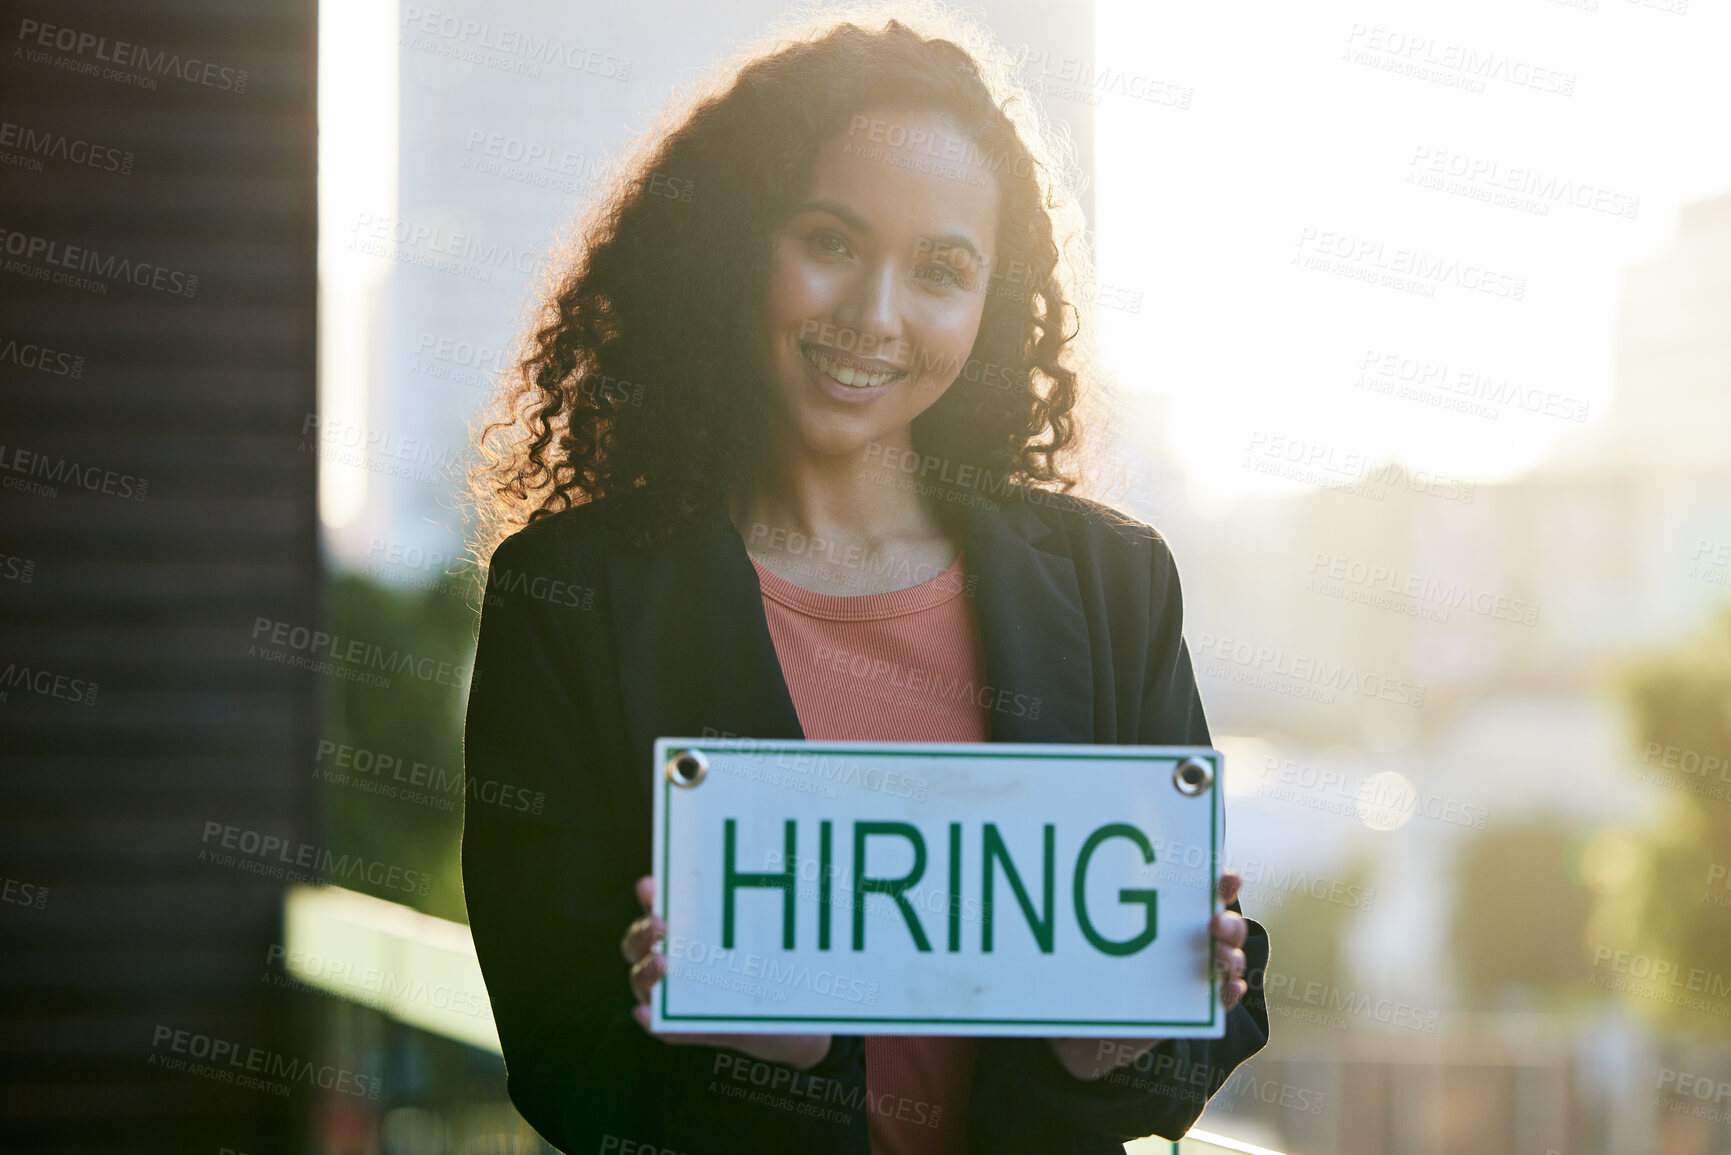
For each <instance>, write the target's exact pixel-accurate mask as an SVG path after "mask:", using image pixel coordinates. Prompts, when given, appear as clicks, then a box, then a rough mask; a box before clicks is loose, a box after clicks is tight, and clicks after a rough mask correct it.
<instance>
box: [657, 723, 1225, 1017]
mask: <svg viewBox="0 0 1731 1155" xmlns="http://www.w3.org/2000/svg"><path fill="white" fill-rule="evenodd" d="M958 745H969V746H986V745H991V746H996V745H998V744H997V743H955V742H952V743H946V744H945V745H942V746H927V745H922V744H920V743H899V742H856V743H845V742H844V743H837V744H833V745H832V744H821V745H820V744H817V743H812V742H797V743H788V742H782V743H776V742H771V741H766V740H758V739H751V738H732V739H727V738H724V739H722V740H720V741H715V740H713V739H711V740H704V739H695V740H690V741H688V740H685V739H681V738H658V739H656V741H655V750H656V763H657V764H656V768H655V773H656V775H657V776H658V777H659V778H660V779H661V790H662V796H661V877H660V879H659V880H658V881H657V886H656V898H657V900H658V901H659V903H660V906H661V909H662V910H663V911H665V910H666V909H667V907H668V905H669V897H668V895H667V893H666V891H665V890H664V889H663V888H664V887H666V885H667V883H668V882H669V881H670V880H671V877H672V863H671V862H670V861H669V857H668V856H669V853H670V851H671V848H672V845H673V837H672V834H673V831H672V828H671V823H672V821H673V783H672V782H670V781H668V779H667V775H666V774H665V773H662V763H663V762H664V760H665V754H664V751H665V750H667V749H670V748H672V747H674V746H678V747H680V748H681V749H692V750H701V751H703V752H705V753H720V752H725V753H730V754H740V753H747V754H776V753H788V752H797V753H803V754H858V753H861V752H862V751H875V752H878V753H887V754H897V755H904V756H905V755H918V756H920V757H932V758H1047V759H1049V758H1054V757H1065V758H1069V757H1075V758H1083V759H1089V758H1092V759H1096V760H1098V761H1117V762H1153V761H1173V762H1176V761H1177V760H1178V759H1180V758H1184V757H1193V756H1205V757H1207V758H1208V759H1209V760H1210V761H1212V762H1213V764H1214V781H1213V782H1212V783H1211V784H1210V785H1209V789H1208V848H1209V855H1208V862H1209V867H1208V869H1209V875H1210V878H1209V884H1210V885H1209V906H1210V908H1211V909H1214V908H1215V904H1217V903H1218V902H1219V901H1220V858H1219V856H1218V855H1217V854H1215V853H1214V851H1215V848H1216V847H1217V846H1218V845H1219V843H1220V825H1219V824H1220V794H1219V792H1220V790H1221V789H1222V788H1223V785H1224V783H1223V781H1222V779H1223V778H1224V775H1225V772H1224V770H1223V769H1222V767H1221V765H1220V758H1221V755H1220V751H1218V750H1216V749H1212V748H1210V747H1207V746H1176V747H1162V749H1167V750H1172V751H1182V753H1167V754H1128V753H1117V752H1111V751H1113V750H1114V748H1113V747H1105V748H1104V749H1102V748H1099V747H1090V746H1070V745H1063V744H1056V743H1054V744H1053V745H1052V746H1051V747H1050V748H1047V749H1042V750H1026V749H1017V750H1008V751H1004V750H997V749H991V750H983V749H969V750H958V749H956V748H955V747H956V746H958ZM667 985H668V984H667V980H666V979H665V978H664V979H663V980H662V981H661V983H660V987H661V990H660V995H661V1018H662V1019H663V1020H664V1021H666V1022H678V1023H684V1022H705V1023H918V1024H923V1025H927V1026H968V1025H978V1026H1024V1027H1207V1026H1212V1025H1213V1024H1214V1022H1215V1021H1216V1018H1217V1015H1218V1011H1219V988H1218V979H1217V978H1216V976H1215V973H1214V968H1213V966H1210V967H1209V968H1208V1017H1207V1018H1205V1019H963V1018H936V1019H920V1018H894V1017H889V1016H882V1015H857V1016H850V1015H693V1014H683V1015H680V1014H674V1013H673V1012H672V1011H670V1010H668V1009H667Z"/></svg>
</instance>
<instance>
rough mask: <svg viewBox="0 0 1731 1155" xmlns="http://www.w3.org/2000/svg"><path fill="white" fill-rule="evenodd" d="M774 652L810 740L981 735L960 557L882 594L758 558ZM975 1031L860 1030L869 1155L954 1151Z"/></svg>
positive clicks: (960, 1136) (964, 1116) (976, 647)
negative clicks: (797, 576) (834, 590)
mask: <svg viewBox="0 0 1731 1155" xmlns="http://www.w3.org/2000/svg"><path fill="white" fill-rule="evenodd" d="M751 560H752V564H753V565H755V566H756V567H757V578H758V584H759V585H760V587H761V588H762V590H763V612H764V616H765V617H766V618H767V619H768V620H769V636H770V637H771V638H772V639H773V640H774V642H775V656H776V658H777V659H778V660H779V661H780V662H781V672H782V676H783V678H785V679H786V681H787V688H788V691H789V693H790V694H791V695H792V696H793V707H794V711H795V712H796V713H797V714H798V715H799V724H800V727H801V728H802V729H803V730H804V731H805V736H806V738H807V739H810V740H814V741H822V740H824V739H833V740H836V741H862V742H863V741H879V742H983V741H985V740H986V737H987V729H986V712H985V709H984V707H982V706H981V705H980V704H979V690H980V686H981V685H982V684H983V683H984V681H985V656H984V653H983V652H982V651H981V649H980V637H979V629H978V626H977V625H976V623H975V621H974V615H973V607H972V604H971V603H970V601H969V600H968V598H967V597H964V596H963V595H964V594H971V593H972V589H971V587H970V586H969V585H968V583H967V581H966V579H965V577H964V571H963V568H962V559H961V558H960V557H958V558H956V560H955V564H953V565H951V566H950V568H949V569H947V570H945V571H944V572H943V573H941V574H939V575H938V576H937V577H935V578H933V579H932V580H931V581H928V582H922V583H921V584H919V585H916V586H910V587H908V588H907V589H901V590H895V591H893V592H891V593H887V594H858V595H848V594H823V593H817V592H814V591H812V590H808V589H805V588H803V587H801V586H796V585H794V584H793V583H792V582H790V581H788V580H787V579H786V578H782V577H779V576H777V575H776V574H774V573H772V572H771V571H770V570H768V569H767V568H765V567H764V565H763V563H762V562H760V561H758V560H757V559H756V558H755V557H754V558H752V559H751ZM977 1043H978V1040H977V1039H971V1038H969V1039H958V1038H943V1037H937V1036H895V1035H868V1036H867V1037H866V1042H865V1053H866V1109H867V1112H868V1115H867V1118H868V1121H869V1126H870V1132H871V1149H872V1152H873V1155H962V1153H963V1152H965V1151H966V1150H967V1147H968V1094H969V1091H970V1089H971V1087H972V1084H973V1077H974V1055H975V1048H976V1045H977Z"/></svg>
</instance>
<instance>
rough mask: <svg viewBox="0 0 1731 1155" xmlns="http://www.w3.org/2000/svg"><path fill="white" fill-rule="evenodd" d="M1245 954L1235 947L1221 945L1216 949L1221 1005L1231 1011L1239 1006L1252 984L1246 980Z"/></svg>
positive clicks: (1216, 968)
mask: <svg viewBox="0 0 1731 1155" xmlns="http://www.w3.org/2000/svg"><path fill="white" fill-rule="evenodd" d="M1245 965H1246V964H1245V958H1244V952H1243V951H1241V950H1239V949H1238V948H1237V947H1235V946H1230V945H1228V944H1226V943H1220V944H1218V945H1216V946H1215V948H1214V968H1215V970H1216V972H1218V973H1219V975H1220V976H1221V978H1220V1005H1221V1006H1222V1007H1224V1008H1225V1009H1226V1010H1228V1011H1230V1010H1231V1009H1232V1008H1233V1007H1235V1006H1237V1005H1238V1002H1239V1000H1240V999H1242V998H1243V997H1244V995H1245V993H1246V992H1248V991H1249V990H1250V984H1249V983H1247V982H1246V981H1245V979H1244V968H1245Z"/></svg>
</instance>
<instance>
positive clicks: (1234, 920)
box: [1208, 910, 1250, 946]
mask: <svg viewBox="0 0 1731 1155" xmlns="http://www.w3.org/2000/svg"><path fill="white" fill-rule="evenodd" d="M1208 933H1209V934H1211V935H1213V936H1214V940H1215V941H1216V942H1223V943H1226V944H1227V945H1228V946H1243V945H1244V940H1245V939H1246V938H1248V937H1250V921H1249V920H1248V919H1246V918H1245V917H1244V916H1243V915H1242V914H1239V913H1238V912H1237V911H1235V910H1223V911H1220V912H1218V913H1217V914H1215V916H1214V917H1213V918H1211V919H1209V920H1208Z"/></svg>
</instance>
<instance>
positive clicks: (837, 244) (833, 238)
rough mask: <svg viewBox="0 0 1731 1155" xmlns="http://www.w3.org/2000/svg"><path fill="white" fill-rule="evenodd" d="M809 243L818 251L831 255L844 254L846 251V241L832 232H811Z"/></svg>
mask: <svg viewBox="0 0 1731 1155" xmlns="http://www.w3.org/2000/svg"><path fill="white" fill-rule="evenodd" d="M809 243H810V244H811V247H812V248H814V249H816V250H817V251H818V252H820V253H828V254H830V255H831V256H837V257H839V256H845V255H846V253H847V251H848V249H847V242H846V241H844V240H842V239H841V238H840V237H839V236H837V235H836V234H834V233H832V232H827V231H826V232H820V233H813V234H812V235H811V239H810V242H809Z"/></svg>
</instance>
